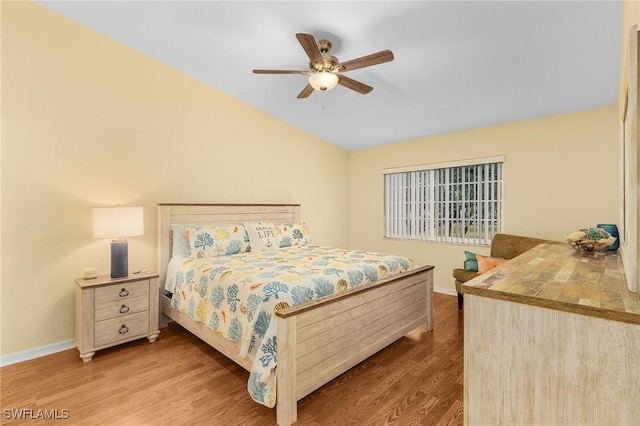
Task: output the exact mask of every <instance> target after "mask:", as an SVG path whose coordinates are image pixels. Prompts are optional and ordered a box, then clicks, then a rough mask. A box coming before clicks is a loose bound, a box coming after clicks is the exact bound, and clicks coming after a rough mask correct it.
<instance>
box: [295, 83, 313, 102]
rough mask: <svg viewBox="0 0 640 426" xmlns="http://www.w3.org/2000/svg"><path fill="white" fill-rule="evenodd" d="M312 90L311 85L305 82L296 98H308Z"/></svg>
mask: <svg viewBox="0 0 640 426" xmlns="http://www.w3.org/2000/svg"><path fill="white" fill-rule="evenodd" d="M313 90H314V89H313V87H311V85H310V84H307V86H306V87H305V88H304V89H302V92H300V93H299V94H298V99H304V98H308V97H309V95H310V94H312V93H313Z"/></svg>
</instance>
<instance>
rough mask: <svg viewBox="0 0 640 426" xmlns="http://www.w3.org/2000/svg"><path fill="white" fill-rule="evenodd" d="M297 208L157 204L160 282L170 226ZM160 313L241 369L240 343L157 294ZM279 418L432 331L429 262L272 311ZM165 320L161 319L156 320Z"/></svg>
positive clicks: (292, 214)
mask: <svg viewBox="0 0 640 426" xmlns="http://www.w3.org/2000/svg"><path fill="white" fill-rule="evenodd" d="M299 210H300V206H299V205H282V204H279V205H266V204H261V205H229V204H160V205H158V268H159V270H160V283H161V285H160V287H161V288H162V287H163V286H164V281H165V277H166V268H167V262H168V261H169V259H170V258H171V253H172V246H171V244H172V234H171V225H172V224H174V223H219V224H228V223H241V222H245V221H256V220H261V219H263V220H268V221H273V222H276V223H278V222H280V223H286V222H297V221H299ZM161 310H162V313H163V314H164V315H166V316H167V317H169V318H171V319H172V320H174V321H175V322H177V323H178V324H180V325H182V326H183V327H184V328H186V329H187V330H189V331H190V332H192V333H193V334H195V335H196V336H198V337H199V338H201V339H202V340H204V341H205V342H207V343H208V344H209V345H211V346H212V347H214V348H215V349H216V350H218V351H219V352H221V353H222V354H224V355H225V356H227V357H228V358H229V359H231V360H233V361H234V362H236V363H237V364H239V365H240V366H242V367H243V368H245V369H246V370H248V371H249V370H250V369H251V364H252V361H251V360H250V359H249V358H240V357H239V356H238V354H239V353H240V346H239V345H238V344H237V343H235V342H233V341H230V340H228V339H225V338H224V337H223V336H222V334H220V333H217V332H214V331H213V330H211V329H209V328H208V327H207V326H206V325H204V324H202V323H198V322H195V321H193V320H192V319H191V318H190V317H189V316H187V315H185V314H182V313H180V312H178V311H175V310H174V309H172V308H171V301H170V299H168V298H167V297H166V296H164V295H161ZM276 319H277V321H278V327H277V342H278V354H277V356H278V367H277V371H276V374H277V387H276V391H277V400H276V410H277V422H278V424H279V425H281V426H285V425H290V424H291V423H293V422H295V421H296V419H297V401H298V400H300V399H302V398H303V397H305V396H306V395H308V394H309V393H311V392H313V391H314V390H316V389H318V388H319V387H321V386H322V385H324V384H325V383H327V382H329V381H330V380H332V379H334V378H336V377H338V376H339V375H340V374H342V373H344V372H345V371H347V370H349V369H350V368H351V367H353V366H355V365H356V364H358V363H359V362H361V361H363V360H365V359H366V358H368V357H370V356H371V355H373V354H375V353H376V352H378V351H380V350H381V349H383V348H384V347H386V346H388V345H389V344H391V343H393V342H394V341H396V340H397V339H399V338H401V337H402V336H404V335H406V334H407V333H409V332H410V331H412V330H413V329H415V328H417V327H419V326H421V325H426V328H427V330H432V329H433V266H423V267H420V268H417V269H414V270H412V271H409V272H405V273H403V274H401V275H397V276H394V277H392V278H387V279H384V280H381V281H377V282H376V283H373V284H368V285H365V286H362V287H357V288H355V289H352V290H350V291H347V292H345V293H342V294H337V295H334V296H329V297H326V298H323V299H320V300H313V301H310V302H307V303H305V304H302V305H297V306H293V307H288V308H284V309H281V310H279V311H277V313H276ZM161 323H162V321H161Z"/></svg>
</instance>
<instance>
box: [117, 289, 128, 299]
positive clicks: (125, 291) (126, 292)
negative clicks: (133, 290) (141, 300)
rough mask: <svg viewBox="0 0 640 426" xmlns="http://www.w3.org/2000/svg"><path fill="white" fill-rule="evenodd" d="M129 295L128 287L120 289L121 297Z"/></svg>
mask: <svg viewBox="0 0 640 426" xmlns="http://www.w3.org/2000/svg"><path fill="white" fill-rule="evenodd" d="M128 295H129V290H127V289H126V288H123V289H122V290H120V293H118V296H120V297H127V296H128Z"/></svg>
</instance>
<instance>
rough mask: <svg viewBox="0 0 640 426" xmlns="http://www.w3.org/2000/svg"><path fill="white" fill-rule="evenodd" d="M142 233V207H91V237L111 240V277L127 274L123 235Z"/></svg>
mask: <svg viewBox="0 0 640 426" xmlns="http://www.w3.org/2000/svg"><path fill="white" fill-rule="evenodd" d="M143 234H144V216H143V214H142V207H119V206H118V207H96V208H94V209H93V238H113V240H112V241H111V278H122V277H126V276H127V275H129V248H128V246H129V245H128V243H127V240H126V239H125V237H136V236H139V235H143Z"/></svg>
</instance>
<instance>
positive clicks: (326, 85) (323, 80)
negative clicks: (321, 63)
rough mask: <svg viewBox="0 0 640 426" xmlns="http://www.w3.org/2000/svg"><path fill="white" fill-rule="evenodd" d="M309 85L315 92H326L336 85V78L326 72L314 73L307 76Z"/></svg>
mask: <svg viewBox="0 0 640 426" xmlns="http://www.w3.org/2000/svg"><path fill="white" fill-rule="evenodd" d="M309 84H310V85H311V87H313V88H314V89H316V90H320V91H321V92H326V91H329V90H331V89H333V88H335V87H336V86H337V85H338V76H337V75H335V74H333V73H331V72H328V71H320V72H316V73H313V74H311V75H310V76H309Z"/></svg>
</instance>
